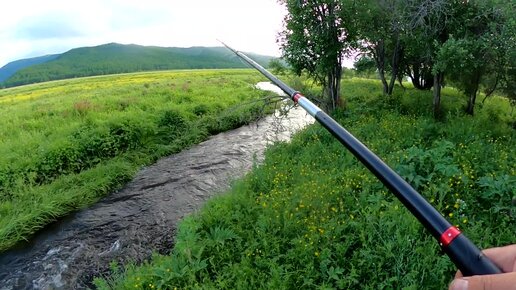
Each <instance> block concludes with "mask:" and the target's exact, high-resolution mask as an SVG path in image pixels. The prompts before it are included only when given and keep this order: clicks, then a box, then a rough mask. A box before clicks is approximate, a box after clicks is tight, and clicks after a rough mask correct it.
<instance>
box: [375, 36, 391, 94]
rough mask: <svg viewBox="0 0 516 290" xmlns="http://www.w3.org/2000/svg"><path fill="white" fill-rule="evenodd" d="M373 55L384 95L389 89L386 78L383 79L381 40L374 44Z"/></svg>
mask: <svg viewBox="0 0 516 290" xmlns="http://www.w3.org/2000/svg"><path fill="white" fill-rule="evenodd" d="M373 57H374V61H375V63H376V68H377V69H378V76H379V77H380V80H381V81H382V85H383V94H384V95H386V94H387V92H388V91H389V85H388V84H387V80H386V79H385V47H384V43H383V40H380V41H379V42H378V43H377V44H376V45H375V46H374V50H373Z"/></svg>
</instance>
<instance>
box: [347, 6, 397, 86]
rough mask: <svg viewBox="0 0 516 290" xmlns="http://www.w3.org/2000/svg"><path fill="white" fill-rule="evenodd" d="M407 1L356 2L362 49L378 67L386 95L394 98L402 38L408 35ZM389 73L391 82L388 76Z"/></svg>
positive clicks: (355, 18) (357, 24) (356, 21)
mask: <svg viewBox="0 0 516 290" xmlns="http://www.w3.org/2000/svg"><path fill="white" fill-rule="evenodd" d="M406 2H407V1H406V0H363V1H357V4H356V5H357V9H356V13H355V15H354V21H355V23H356V27H357V28H356V29H357V33H358V35H359V38H360V44H361V49H362V50H363V51H364V52H365V53H366V54H367V55H368V56H370V57H371V58H372V59H374V61H375V63H376V67H377V72H378V77H379V78H380V80H381V82H382V86H383V93H384V94H388V95H391V94H392V92H393V90H394V83H395V81H396V80H397V79H400V80H401V78H402V76H403V70H401V69H400V68H401V67H400V65H401V64H402V61H403V58H404V44H403V41H404V40H403V37H404V35H405V31H406V22H405V18H406V13H407V10H406ZM387 71H390V76H391V77H390V81H389V82H388V81H387V78H386V76H385V74H386V72H387Z"/></svg>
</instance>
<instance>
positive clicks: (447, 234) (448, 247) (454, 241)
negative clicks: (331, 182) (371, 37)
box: [221, 42, 502, 276]
mask: <svg viewBox="0 0 516 290" xmlns="http://www.w3.org/2000/svg"><path fill="white" fill-rule="evenodd" d="M221 43H222V44H223V45H224V46H225V47H227V48H228V49H230V50H231V51H232V52H234V53H235V54H236V55H237V56H238V57H240V58H241V59H243V60H244V61H245V62H247V63H248V64H249V65H251V66H252V67H254V68H255V69H257V70H258V71H259V72H260V73H262V74H263V75H264V76H265V77H267V78H268V79H269V80H270V81H271V82H272V83H274V84H275V85H276V86H278V87H279V88H280V89H281V90H282V91H283V92H285V93H286V94H287V95H288V96H289V97H290V98H291V99H292V101H294V103H296V104H298V105H299V106H301V107H302V108H303V109H305V110H306V111H307V112H308V113H309V114H310V115H311V116H312V117H314V118H315V119H316V120H317V121H318V122H319V123H321V125H323V126H324V128H326V129H327V130H328V131H329V132H330V133H331V134H332V135H333V136H334V137H335V138H337V139H338V140H339V141H340V143H342V145H344V146H345V147H346V148H347V149H348V150H349V151H351V153H353V155H355V157H356V158H358V160H360V162H362V163H363V164H364V165H365V166H366V167H367V169H369V171H371V172H372V173H373V174H374V175H375V176H376V177H377V178H378V179H379V180H380V181H381V182H382V183H383V184H384V185H385V186H386V187H387V188H388V189H389V190H390V191H391V192H392V193H394V195H396V197H397V198H398V199H399V200H400V201H401V202H402V203H403V205H404V206H405V207H406V208H408V210H410V212H411V213H412V214H413V215H414V216H415V217H416V218H417V219H418V220H419V222H420V223H421V224H423V226H424V227H425V228H426V229H427V230H428V231H429V232H430V233H431V234H432V236H433V237H434V238H435V239H437V241H438V242H439V245H440V246H441V247H442V249H443V250H444V252H445V253H446V254H447V255H448V257H449V258H450V259H451V260H452V262H453V263H454V264H455V265H456V266H457V268H458V269H459V270H460V271H461V272H462V274H463V275H465V276H473V275H486V274H498V273H502V271H501V270H500V268H499V267H498V266H496V265H495V264H494V263H493V262H492V261H491V260H490V259H489V258H488V257H486V256H485V255H484V254H482V252H481V251H480V250H479V249H478V247H477V246H475V244H473V243H472V242H471V241H470V240H469V239H468V238H467V237H466V236H465V235H464V234H462V233H461V232H460V231H459V229H457V228H456V227H454V226H453V225H452V224H451V223H450V222H448V221H447V220H446V219H445V218H444V217H443V216H442V215H441V214H440V213H439V212H438V211H437V210H436V209H435V208H434V207H433V206H432V205H430V203H428V201H427V200H426V199H425V198H423V197H422V196H421V195H420V194H419V193H418V192H417V191H416V190H415V189H414V188H412V186H410V185H409V184H408V183H407V182H406V181H405V180H404V179H403V178H402V177H401V176H399V175H398V174H397V173H396V172H395V171H394V170H392V169H391V168H390V167H389V166H388V165H387V164H385V162H383V161H382V160H381V159H380V158H379V157H378V156H376V154H374V153H373V152H372V151H371V150H369V148H367V147H366V146H365V145H364V144H362V142H360V141H359V140H358V139H357V138H355V137H354V136H353V135H352V134H351V133H349V132H348V131H347V130H346V129H344V128H343V127H342V126H341V125H340V124H339V123H337V122H336V121H335V120H333V119H332V118H331V117H330V116H328V114H326V113H325V112H323V111H322V110H321V109H320V108H319V107H317V106H316V105H315V104H314V103H312V102H311V101H310V100H308V99H307V98H306V97H304V96H303V95H302V94H301V93H300V92H298V91H296V90H294V89H292V88H290V87H289V86H287V85H286V84H285V83H284V82H282V81H280V80H279V79H278V78H277V77H275V76H274V75H273V74H271V73H270V72H268V71H267V70H266V69H265V68H263V67H262V66H260V65H259V64H258V63H256V62H255V61H254V60H252V59H250V58H249V57H247V56H246V55H245V54H243V53H242V52H239V51H236V50H234V49H233V48H231V47H229V46H227V45H226V44H225V43H223V42H221Z"/></svg>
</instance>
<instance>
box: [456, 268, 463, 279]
mask: <svg viewBox="0 0 516 290" xmlns="http://www.w3.org/2000/svg"><path fill="white" fill-rule="evenodd" d="M462 277H464V275H462V272H461V271H460V270H458V271H457V273H455V279H458V278H462Z"/></svg>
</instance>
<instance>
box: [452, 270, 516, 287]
mask: <svg viewBox="0 0 516 290" xmlns="http://www.w3.org/2000/svg"><path fill="white" fill-rule="evenodd" d="M449 289H450V290H498V289H504V290H516V272H511V273H504V274H497V275H483V276H471V277H464V278H459V279H455V280H453V282H452V283H451V284H450V287H449Z"/></svg>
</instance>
